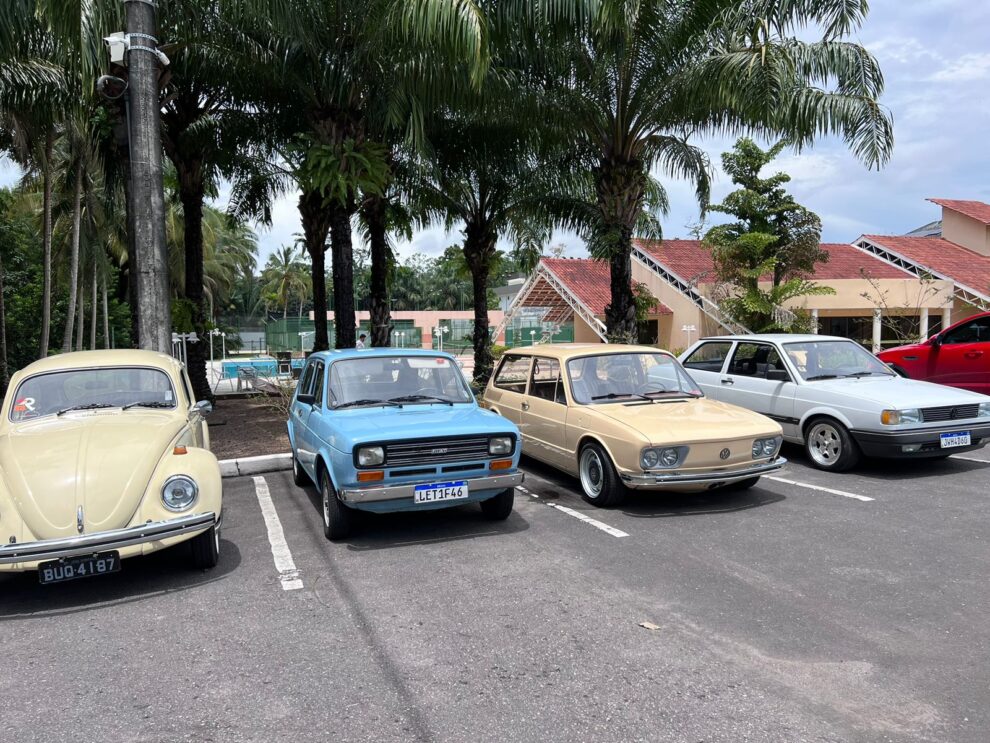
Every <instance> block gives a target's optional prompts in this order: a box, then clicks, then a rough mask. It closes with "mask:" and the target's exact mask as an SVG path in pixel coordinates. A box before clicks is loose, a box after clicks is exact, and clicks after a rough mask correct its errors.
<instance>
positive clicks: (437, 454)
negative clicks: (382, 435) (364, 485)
mask: <svg viewBox="0 0 990 743" xmlns="http://www.w3.org/2000/svg"><path fill="white" fill-rule="evenodd" d="M489 457H491V455H490V454H489V453H488V437H487V436H484V437H472V438H463V439H433V440H431V441H407V442H402V443H398V444H386V445H385V464H386V466H388V467H397V466H401V465H404V464H429V463H431V462H462V461H464V460H468V459H488V458H489Z"/></svg>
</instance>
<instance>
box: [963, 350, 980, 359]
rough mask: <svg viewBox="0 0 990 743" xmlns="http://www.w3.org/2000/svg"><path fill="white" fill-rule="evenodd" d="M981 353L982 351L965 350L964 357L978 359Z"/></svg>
mask: <svg viewBox="0 0 990 743" xmlns="http://www.w3.org/2000/svg"><path fill="white" fill-rule="evenodd" d="M982 355H983V351H967V352H966V358H967V359H978V358H980V356H982Z"/></svg>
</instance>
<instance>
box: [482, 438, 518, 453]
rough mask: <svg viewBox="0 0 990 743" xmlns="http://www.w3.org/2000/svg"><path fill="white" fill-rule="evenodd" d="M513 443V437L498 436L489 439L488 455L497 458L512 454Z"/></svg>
mask: <svg viewBox="0 0 990 743" xmlns="http://www.w3.org/2000/svg"><path fill="white" fill-rule="evenodd" d="M513 443H514V442H513V439H512V437H511V436H496V437H495V438H493V439H488V453H489V454H493V455H495V456H502V455H503V454H511V453H512V446H513Z"/></svg>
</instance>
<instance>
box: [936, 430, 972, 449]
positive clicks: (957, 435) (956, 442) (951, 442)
mask: <svg viewBox="0 0 990 743" xmlns="http://www.w3.org/2000/svg"><path fill="white" fill-rule="evenodd" d="M939 439H940V442H941V444H942V448H943V449H951V448H952V447H954V446H969V445H970V444H971V443H972V440H971V438H970V435H969V431H952V432H950V433H943V434H939Z"/></svg>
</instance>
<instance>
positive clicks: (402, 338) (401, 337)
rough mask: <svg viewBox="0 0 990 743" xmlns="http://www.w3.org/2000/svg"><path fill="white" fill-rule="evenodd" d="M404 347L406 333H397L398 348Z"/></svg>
mask: <svg viewBox="0 0 990 743" xmlns="http://www.w3.org/2000/svg"><path fill="white" fill-rule="evenodd" d="M405 347H406V331H405V330H403V331H402V332H401V333H399V348H405Z"/></svg>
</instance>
